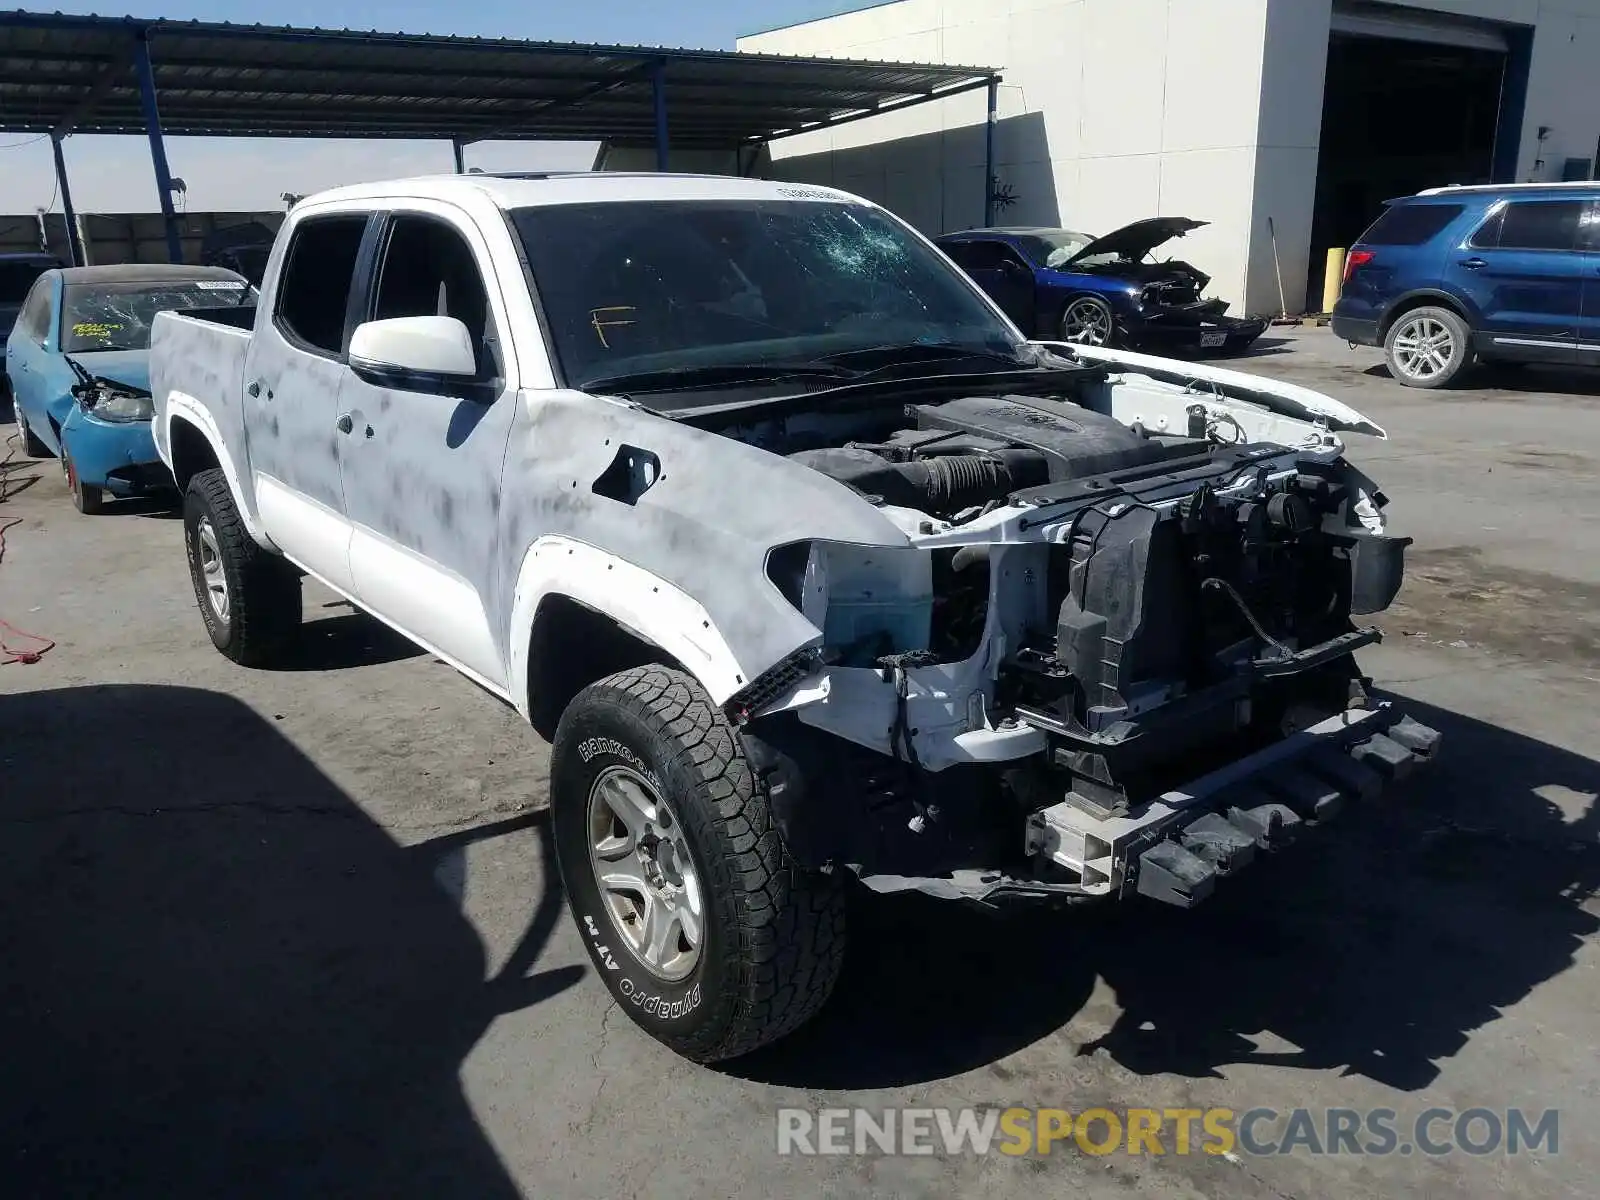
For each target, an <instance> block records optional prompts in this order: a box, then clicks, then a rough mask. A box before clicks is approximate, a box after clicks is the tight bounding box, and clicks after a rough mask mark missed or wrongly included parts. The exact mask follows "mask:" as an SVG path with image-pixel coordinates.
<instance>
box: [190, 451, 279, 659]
mask: <svg viewBox="0 0 1600 1200" xmlns="http://www.w3.org/2000/svg"><path fill="white" fill-rule="evenodd" d="M183 535H184V542H185V544H186V546H187V548H188V551H189V577H190V579H191V581H192V582H193V583H194V597H195V602H196V603H197V604H198V605H199V606H200V616H201V617H202V618H203V619H204V621H205V623H206V632H207V633H209V634H210V635H211V642H212V644H213V645H214V646H216V648H217V649H218V650H220V651H222V653H223V654H225V655H227V656H228V657H229V658H231V659H233V661H234V662H236V663H242V664H243V665H245V666H248V667H259V666H265V665H267V664H268V663H269V662H271V661H272V660H273V659H274V658H276V657H278V656H279V654H280V653H281V652H282V650H283V647H284V645H285V643H287V642H288V641H289V639H290V638H291V637H292V636H293V634H294V632H295V630H296V629H297V628H298V627H299V625H300V575H299V573H298V572H297V571H295V569H294V568H293V567H292V566H290V565H289V563H287V562H286V561H284V560H283V559H281V558H279V557H278V556H277V555H275V554H272V553H270V552H268V551H266V550H264V549H262V548H261V547H260V546H259V545H257V544H256V541H255V539H254V538H252V537H251V536H250V533H249V531H248V530H247V529H245V527H244V519H243V518H242V517H241V516H240V515H239V509H238V507H237V505H235V504H234V500H233V493H232V492H231V491H229V489H228V479H227V476H225V475H224V474H223V473H222V472H221V471H220V470H218V469H216V468H212V469H211V470H209V471H199V472H197V473H196V474H195V476H194V478H193V479H191V480H190V481H189V489H188V491H187V492H186V493H185V495H184V498H183Z"/></svg>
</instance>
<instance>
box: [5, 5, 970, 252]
mask: <svg viewBox="0 0 1600 1200" xmlns="http://www.w3.org/2000/svg"><path fill="white" fill-rule="evenodd" d="M998 79H999V75H998V72H996V71H995V70H993V69H990V68H979V67H955V66H933V65H916V64H907V63H881V62H862V61H854V60H849V59H824V58H795V57H787V56H777V55H760V54H744V53H738V52H735V51H714V50H674V49H665V48H656V47H641V46H591V45H578V44H570V43H557V42H529V41H515V40H509V39H497V38H465V37H435V36H430V35H423V34H403V33H378V32H361V31H359V30H349V29H337V30H335V29H295V28H288V27H273V26H263V25H233V24H225V23H210V22H199V21H164V20H140V19H137V18H132V17H97V16H69V15H63V14H46V13H28V12H0V130H6V131H12V132H23V133H26V132H38V133H49V134H51V135H52V137H53V138H54V139H55V141H56V143H57V146H58V147H59V143H60V139H61V138H63V137H66V136H67V135H69V134H72V133H92V134H144V135H147V136H148V137H149V138H150V142H151V150H152V157H153V159H154V160H155V165H156V177H157V186H158V188H159V189H161V190H162V197H161V199H162V202H163V206H164V211H166V212H167V213H168V216H169V221H168V224H169V227H172V226H173V221H172V220H171V211H170V195H169V194H168V192H167V190H166V189H167V188H168V187H169V183H170V180H169V178H168V173H167V171H166V163H165V153H164V150H163V147H162V144H161V135H162V134H163V133H168V134H178V135H184V136H193V137H229V136H236V137H323V138H364V137H394V138H440V139H450V140H451V141H453V142H455V143H456V145H457V147H458V162H459V147H460V146H461V145H463V144H467V143H470V142H474V141H484V140H496V141H514V140H535V139H544V140H564V141H605V142H610V143H613V144H615V145H621V146H649V145H654V146H655V147H656V150H657V162H658V166H660V167H661V168H662V169H665V167H666V165H667V153H668V147H669V144H670V146H671V147H673V148H684V149H708V148H715V149H733V148H737V147H741V146H751V145H759V144H760V143H763V142H767V141H771V140H773V139H775V138H779V137H784V136H788V135H790V134H795V133H801V132H805V131H807V130H812V129H820V128H826V127H828V126H831V125H837V124H840V123H842V122H845V121H854V120H860V119H862V118H865V117H870V116H874V115H877V114H879V113H883V112H888V111H892V110H894V109H898V108H903V107H908V106H910V105H913V104H921V103H927V102H928V101H931V100H937V99H940V98H943V97H945V96H950V95H955V94H958V93H960V92H965V91H969V90H972V89H975V88H981V87H987V88H989V90H990V95H991V104H990V109H991V114H992V112H993V107H994V106H993V94H994V90H995V87H996V85H997V82H998ZM991 121H992V115H991ZM991 140H992V139H991ZM990 176H991V179H992V176H993V171H992V170H991V171H990ZM69 224H70V222H69ZM174 237H175V235H174ZM169 240H173V239H169Z"/></svg>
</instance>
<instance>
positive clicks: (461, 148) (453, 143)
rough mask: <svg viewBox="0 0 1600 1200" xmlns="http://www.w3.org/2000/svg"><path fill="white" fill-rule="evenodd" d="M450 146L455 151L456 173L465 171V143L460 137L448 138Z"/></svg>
mask: <svg viewBox="0 0 1600 1200" xmlns="http://www.w3.org/2000/svg"><path fill="white" fill-rule="evenodd" d="M450 148H451V149H452V150H454V151H455V152H456V174H457V175H465V174H466V173H467V144H466V143H465V142H463V141H462V140H461V139H460V138H451V139H450Z"/></svg>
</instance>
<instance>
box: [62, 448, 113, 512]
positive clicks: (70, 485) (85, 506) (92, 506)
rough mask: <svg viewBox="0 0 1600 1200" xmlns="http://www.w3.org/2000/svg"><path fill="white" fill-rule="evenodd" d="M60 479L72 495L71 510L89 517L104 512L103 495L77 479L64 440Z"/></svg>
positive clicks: (76, 470) (104, 499)
mask: <svg viewBox="0 0 1600 1200" xmlns="http://www.w3.org/2000/svg"><path fill="white" fill-rule="evenodd" d="M61 478H62V480H63V481H64V482H65V483H66V485H67V491H69V492H71V493H72V507H73V508H75V509H77V510H78V511H79V512H81V513H83V514H84V515H85V516H90V517H92V516H94V515H95V514H96V513H99V512H103V511H104V510H105V506H106V497H105V493H104V492H102V491H101V490H100V489H99V488H97V487H90V486H89V485H88V484H86V483H84V481H83V480H82V479H80V478H79V477H78V468H77V466H76V465H75V464H74V463H73V461H72V454H71V452H70V451H69V450H68V449H67V443H66V439H64V438H63V439H62V442H61Z"/></svg>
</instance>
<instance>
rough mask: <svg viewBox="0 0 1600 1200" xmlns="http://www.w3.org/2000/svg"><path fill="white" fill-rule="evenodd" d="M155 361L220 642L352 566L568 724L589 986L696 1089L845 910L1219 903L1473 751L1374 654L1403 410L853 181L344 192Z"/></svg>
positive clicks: (446, 645) (439, 642) (289, 230)
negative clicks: (1391, 475) (249, 284)
mask: <svg viewBox="0 0 1600 1200" xmlns="http://www.w3.org/2000/svg"><path fill="white" fill-rule="evenodd" d="M150 377H151V387H152V391H153V394H154V396H155V400H156V405H157V417H156V423H155V429H156V440H157V444H158V446H159V450H160V454H161V457H162V458H163V459H164V460H165V461H166V463H167V464H168V465H169V466H170V467H171V468H172V472H173V475H174V477H175V478H176V480H177V482H178V484H179V486H180V487H181V488H182V489H184V490H185V506H184V527H185V532H186V543H187V547H188V554H189V561H190V567H191V571H192V575H193V579H194V589H195V594H196V597H197V599H198V603H199V608H200V612H201V614H202V616H203V617H204V619H205V623H206V628H207V630H208V631H209V633H210V635H211V638H212V640H213V641H214V642H215V643H216V646H217V648H218V649H219V650H221V651H222V652H223V653H224V654H226V655H228V656H229V657H230V658H233V659H236V660H238V661H239V662H242V663H252V664H268V663H270V661H271V660H272V657H273V656H274V655H275V654H276V653H278V652H279V651H280V650H281V648H282V647H283V646H284V645H285V643H286V641H287V640H288V639H290V638H291V637H292V636H293V635H294V633H295V630H296V627H297V626H298V625H299V623H300V620H301V599H300V581H301V579H302V577H303V576H304V575H311V576H314V577H316V578H317V579H320V580H322V581H323V582H324V583H326V584H328V585H329V586H331V587H332V588H334V589H336V590H337V591H339V592H341V593H343V594H344V595H346V596H348V597H349V598H350V599H351V600H352V601H354V602H355V603H356V604H358V605H360V606H361V607H362V608H364V609H366V610H368V611H370V612H371V613H373V614H374V615H375V616H376V617H377V618H378V619H380V620H382V621H384V622H385V623H387V624H389V625H391V626H393V627H394V628H395V629H397V630H399V631H401V632H402V633H404V634H405V635H407V636H408V637H410V638H412V639H413V640H415V641H416V642H417V643H418V644H420V645H422V646H424V647H426V648H427V649H428V650H429V651H431V652H432V653H433V654H435V655H437V656H438V657H440V658H442V659H444V660H445V661H447V662H449V663H452V664H454V665H455V666H456V667H457V668H459V669H460V670H461V671H462V672H463V673H464V674H466V675H468V676H469V677H471V678H472V679H473V680H475V681H477V682H478V683H479V684H481V685H482V686H483V687H484V688H485V689H487V690H488V691H489V692H491V693H493V694H494V695H495V696H498V697H500V698H501V699H502V700H504V701H505V702H506V703H507V704H510V705H512V706H514V707H515V708H516V709H517V710H518V711H519V712H521V713H523V714H524V715H525V716H526V717H528V718H529V720H530V721H532V723H533V724H534V726H535V727H536V728H537V729H539V730H540V731H541V732H542V733H544V734H545V735H546V736H547V737H550V738H551V739H552V741H553V754H552V764H551V773H550V778H551V796H550V802H551V805H552V822H553V827H554V837H555V841H556V845H557V849H558V854H559V861H560V865H561V870H562V875H563V880H564V883H565V887H566V893H567V897H568V900H569V903H570V906H571V909H572V913H573V916H574V918H575V920H576V921H577V924H578V927H579V929H580V930H581V932H582V934H583V937H584V940H585V942H586V944H587V946H588V949H589V952H590V955H591V957H592V959H593V961H594V964H595V968H596V971H597V973H598V974H599V975H600V977H601V978H602V979H603V980H604V981H605V983H606V986H607V987H609V988H610V989H611V992H612V994H613V995H614V996H615V997H616V999H617V1001H618V1003H620V1004H621V1005H622V1007H623V1008H624V1010H625V1011H627V1012H628V1013H629V1015H630V1016H631V1017H633V1019H634V1020H635V1021H637V1022H638V1023H639V1024H640V1025H641V1026H642V1027H643V1028H644V1029H646V1030H647V1031H648V1032H649V1033H651V1034H652V1035H653V1036H655V1037H657V1038H659V1039H660V1040H661V1041H663V1042H665V1043H667V1044H668V1045H670V1046H671V1047H673V1048H674V1049H676V1050H677V1051H678V1052H680V1053H682V1054H685V1055H687V1056H689V1057H691V1058H695V1059H698V1060H701V1061H711V1060H716V1059H722V1058H727V1057H730V1056H733V1055H737V1054H741V1053H744V1052H746V1051H749V1050H751V1049H753V1048H754V1047H756V1046H759V1045H761V1044H763V1043H766V1042H769V1041H771V1040H773V1039H774V1038H777V1037H779V1036H781V1035H782V1034H784V1033H786V1032H787V1031H789V1030H791V1029H793V1028H795V1027H796V1026H797V1025H799V1024H800V1023H801V1022H802V1021H804V1020H806V1019H807V1018H808V1017H809V1016H810V1015H811V1014H813V1013H814V1012H815V1011H816V1010H817V1009H818V1007H819V1006H820V1005H821V1004H822V1003H823V1002H824V1000H825V999H826V997H827V995H828V993H829V991H830V989H831V987H832V985H833V982H834V979H835V977H836V974H837V972H838V969H839V965H840V961H841V955H842V951H843V945H844V940H843V936H844V907H843V899H842V897H843V895H844V889H845V888H846V886H848V885H851V884H852V882H856V881H858V882H859V883H860V884H864V885H865V886H866V887H867V888H870V889H873V890H876V891H880V892H884V891H897V890H907V889H916V890H920V891H923V892H926V893H929V894H931V895H934V896H939V897H946V898H949V899H952V900H966V901H972V902H978V903H983V904H990V905H995V904H999V903H1001V902H1003V901H1007V900H1013V901H1045V902H1051V901H1054V902H1060V903H1068V902H1078V901H1089V900H1099V899H1107V898H1119V897H1129V898H1131V897H1134V896H1140V895H1142V896H1146V897H1150V898H1153V899H1156V900H1161V901H1166V902H1169V903H1173V904H1177V905H1180V906H1184V907H1188V906H1190V905H1193V904H1195V903H1197V902H1199V901H1201V900H1203V899H1204V898H1205V897H1206V896H1207V895H1208V894H1209V893H1210V892H1211V891H1212V889H1213V888H1214V887H1215V886H1217V884H1218V881H1219V880H1222V879H1224V878H1225V877H1227V876H1229V875H1231V874H1232V873H1234V872H1236V871H1237V870H1239V869H1240V868H1241V867H1243V866H1244V865H1245V864H1247V863H1248V862H1249V861H1250V860H1251V859H1252V857H1253V856H1255V855H1256V854H1257V853H1258V852H1263V851H1269V850H1273V849H1275V848H1277V847H1278V846H1280V845H1281V844H1283V843H1285V842H1287V841H1288V840H1289V839H1290V838H1291V837H1292V836H1293V835H1295V834H1296V833H1298V832H1301V831H1304V830H1306V829H1310V828H1313V827H1315V826H1317V825H1319V824H1321V823H1322V822H1324V821H1325V820H1327V819H1328V818H1329V817H1330V816H1332V815H1333V813H1334V812H1335V811H1336V810H1337V809H1338V808H1339V807H1340V806H1341V804H1343V803H1345V802H1353V801H1356V800H1365V801H1371V800H1372V799H1373V798H1374V797H1376V796H1377V795H1378V794H1379V792H1380V791H1381V790H1382V788H1383V786H1384V785H1385V784H1386V783H1388V782H1389V781H1390V780H1392V779H1394V778H1396V777H1398V776H1401V775H1403V774H1404V773H1405V772H1407V771H1408V770H1410V769H1411V768H1413V767H1414V766H1416V765H1417V764H1419V763H1422V762H1424V761H1426V760H1427V759H1429V758H1430V757H1431V756H1432V754H1433V752H1434V749H1435V745H1436V743H1437V740H1438V735H1437V734H1436V733H1435V732H1434V731H1432V730H1430V729H1428V728H1426V727H1425V726H1422V725H1420V724H1418V723H1416V722H1415V721H1413V720H1411V719H1409V718H1406V717H1403V716H1402V715H1401V714H1399V713H1398V712H1397V711H1395V709H1394V708H1393V707H1392V706H1391V705H1390V704H1388V703H1386V702H1383V701H1380V700H1378V699H1375V698H1373V697H1371V696H1370V695H1369V694H1368V692H1367V688H1366V686H1365V685H1366V684H1367V683H1369V682H1370V681H1368V680H1366V679H1365V678H1363V676H1362V675H1361V673H1360V672H1359V671H1358V670H1357V668H1356V666H1355V662H1354V659H1353V657H1352V652H1353V651H1355V650H1357V649H1358V648H1360V647H1361V646H1364V645H1367V644H1369V643H1371V642H1373V641H1375V640H1376V639H1377V636H1378V635H1377V633H1376V631H1374V630H1370V629H1365V628H1362V627H1361V626H1360V625H1358V624H1357V623H1356V622H1355V621H1354V620H1353V615H1359V614H1362V613H1370V612H1374V611H1377V610H1380V609H1382V608H1384V607H1386V606H1387V605H1388V604H1389V602H1390V601H1391V600H1392V599H1393V597H1394V595H1395V593H1396V591H1397V589H1398V588H1399V586H1400V580H1401V574H1402V559H1403V549H1404V546H1405V545H1406V544H1407V541H1408V540H1409V539H1406V538H1403V537H1396V536H1393V535H1391V534H1390V533H1389V532H1387V530H1386V522H1385V515H1384V511H1383V510H1384V507H1385V505H1386V503H1387V501H1386V499H1385V498H1384V497H1383V495H1382V494H1381V493H1380V492H1379V491H1378V490H1377V488H1376V486H1375V485H1374V484H1373V483H1372V482H1371V481H1370V480H1369V479H1368V478H1367V477H1366V476H1364V475H1363V474H1362V473H1361V472H1360V471H1359V470H1357V469H1356V468H1355V467H1353V466H1351V465H1350V464H1349V463H1348V462H1347V461H1346V460H1345V457H1344V453H1345V447H1344V444H1343V442H1342V440H1341V437H1340V435H1341V434H1343V433H1355V434H1360V435H1367V436H1374V437H1383V436H1384V434H1383V431H1382V430H1381V429H1379V428H1378V427H1377V426H1376V425H1374V424H1373V423H1372V422H1371V421H1370V420H1368V419H1367V418H1365V417H1364V416H1362V415H1361V414H1360V413H1358V412H1355V411H1353V410H1352V409H1350V408H1348V407H1347V406H1345V405H1344V404H1341V403H1339V402H1338V401H1336V400H1333V399H1330V398H1329V397H1327V396H1323V395H1320V394H1317V393H1315V392H1311V391H1308V390H1306V389H1303V388H1299V387H1294V386H1291V385H1288V384H1284V383H1277V382H1272V381H1269V380H1265V379H1260V378H1256V377H1253V376H1250V375H1247V374H1242V373H1239V372H1235V371H1231V370H1224V369H1219V368H1216V367H1213V366H1209V365H1198V364H1190V363H1183V362H1176V361H1171V360H1165V359H1159V358H1150V357H1145V356H1142V355H1134V354H1121V353H1118V352H1115V351H1107V350H1101V349H1091V348H1089V347H1086V346H1085V347H1077V346H1068V345H1062V344H1039V343H1031V342H1029V341H1027V340H1025V339H1024V338H1023V336H1022V335H1021V334H1020V333H1019V332H1018V331H1017V329H1016V328H1015V327H1014V326H1013V325H1012V324H1011V323H1010V322H1009V321H1008V320H1007V319H1006V317H1005V316H1004V314H1003V313H1002V312H1001V311H1000V310H999V309H998V308H996V307H995V305H994V304H993V303H992V302H991V301H990V300H989V299H988V298H987V297H986V296H985V295H984V294H983V293H982V292H981V291H980V290H979V289H978V288H976V287H975V286H974V285H973V284H972V283H971V282H970V281H969V280H968V279H967V277H966V276H965V275H963V274H962V272H960V271H959V270H957V269H956V268H955V266H954V265H953V264H951V263H950V262H949V261H948V260H947V259H945V258H944V257H943V256H942V255H941V254H940V253H939V251H938V250H936V249H935V248H934V247H933V246H932V244H931V243H929V242H928V241H927V240H926V239H924V238H923V237H922V236H920V235H919V234H917V233H915V232H913V231H912V230H910V229H909V228H908V227H907V226H905V225H904V224H902V223H901V222H900V221H899V220H897V219H896V218H895V217H893V216H891V215H890V214H889V213H887V212H885V211H884V210H882V209H880V208H878V207H877V206H875V205H872V204H870V203H868V202H866V201H863V200H861V199H858V198H856V197H853V196H850V195H846V194H843V193H841V192H837V191H834V190H831V189H827V188H817V187H796V186H789V185H784V184H780V183H772V182H764V181H759V180H750V179H731V178H712V177H705V178H702V177H693V176H671V175H623V174H614V175H572V176H550V177H535V176H503V177H497V176H490V175H476V176H470V177H455V176H450V177H444V178H433V179H419V180H410V181H402V182H395V183H385V184H375V185H370V186H362V187H354V188H344V189H341V190H337V191H332V192H327V193H324V194H322V195H319V196H315V197H312V198H311V199H308V200H306V201H304V202H303V203H301V204H299V205H297V206H296V207H295V208H294V210H293V211H292V212H291V213H290V215H289V217H288V219H287V221H286V222H285V223H284V226H283V229H282V231H281V232H280V234H279V236H278V240H277V242H276V244H275V246H274V247H273V250H272V256H271V260H270V262H269V264H268V267H267V272H266V278H265V280H264V282H263V284H262V287H261V296H260V302H259V306H258V307H257V308H256V309H253V310H235V311H230V312H226V313H223V312H216V313H190V314H172V313H169V314H162V315H161V316H160V317H158V318H157V320H156V323H155V330H154V337H153V340H152V347H151V364H150ZM1224 886H1225V885H1224Z"/></svg>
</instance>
